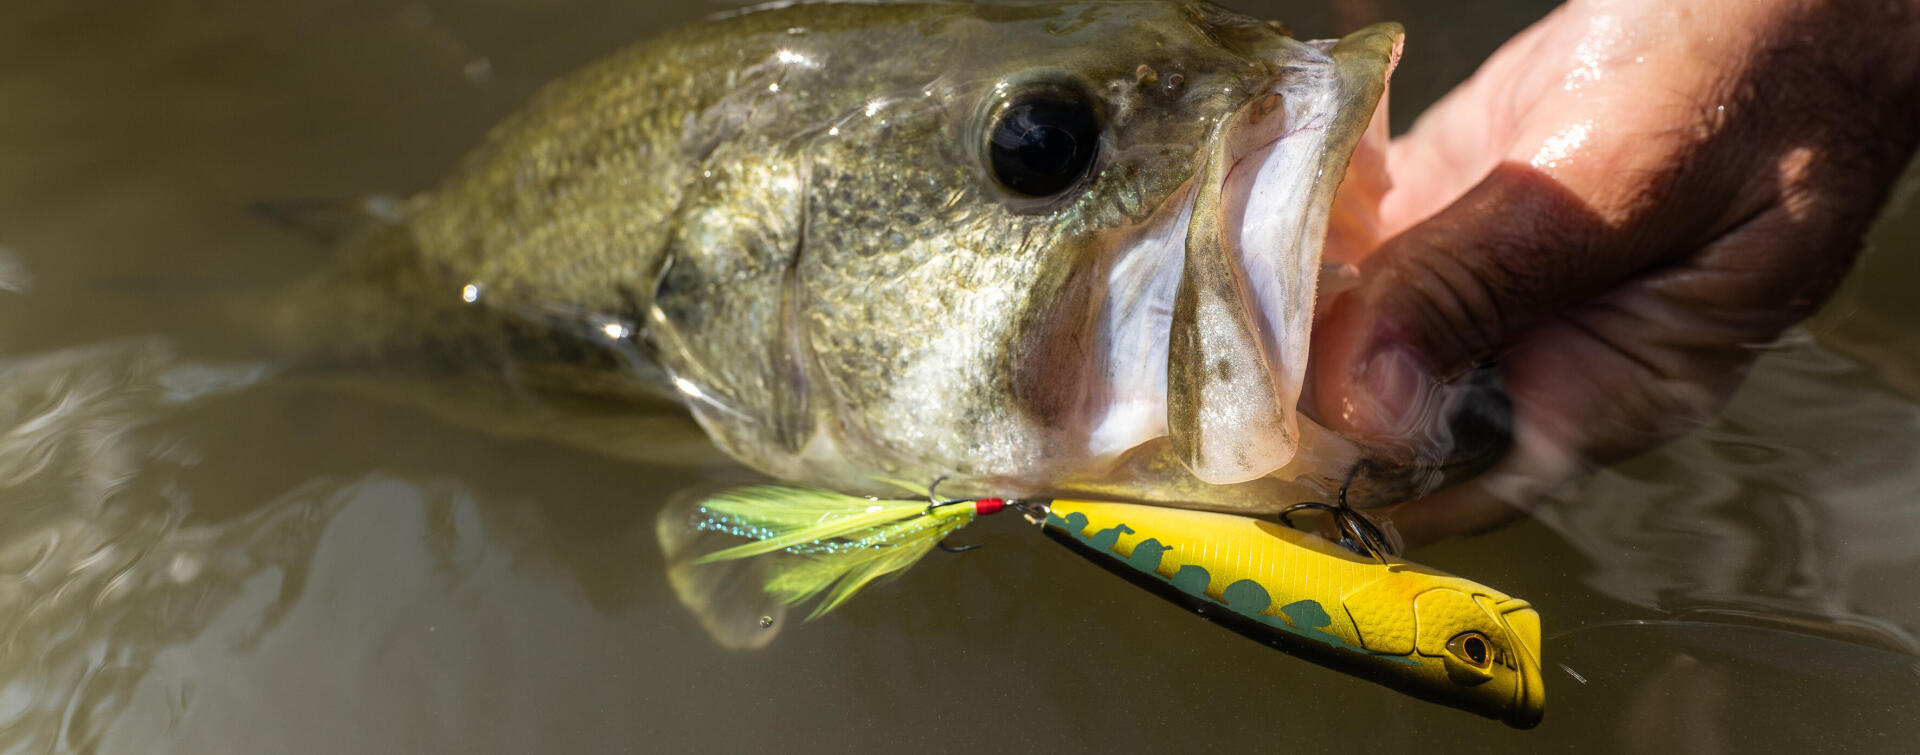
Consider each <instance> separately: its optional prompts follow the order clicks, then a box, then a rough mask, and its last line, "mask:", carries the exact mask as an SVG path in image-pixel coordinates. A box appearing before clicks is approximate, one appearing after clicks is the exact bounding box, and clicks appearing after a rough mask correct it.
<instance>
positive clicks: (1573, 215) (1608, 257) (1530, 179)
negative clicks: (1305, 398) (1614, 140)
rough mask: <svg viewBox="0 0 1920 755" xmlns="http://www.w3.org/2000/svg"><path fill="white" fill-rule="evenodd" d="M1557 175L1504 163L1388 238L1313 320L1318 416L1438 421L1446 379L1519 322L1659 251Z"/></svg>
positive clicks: (1359, 429) (1343, 422) (1379, 435)
mask: <svg viewBox="0 0 1920 755" xmlns="http://www.w3.org/2000/svg"><path fill="white" fill-rule="evenodd" d="M1622 235H1623V234H1621V233H1620V232H1619V231H1618V230H1617V229H1616V228H1614V227H1612V226H1610V225H1609V224H1608V223H1607V222H1606V221H1604V220H1603V219H1602V218H1601V217H1600V216H1599V215H1598V214H1596V213H1595V212H1594V211H1593V210H1592V209H1590V208H1589V206H1588V205H1587V203H1586V202H1585V201H1583V200H1582V199H1581V198H1580V197H1579V196H1577V195H1576V194H1574V193H1573V192H1571V191H1569V190H1568V189H1567V188H1566V187H1565V186H1563V185H1562V184H1560V183H1559V182H1558V181H1556V180H1554V179H1552V178H1550V177H1548V176H1546V175H1544V174H1542V173H1540V172H1539V171H1537V170H1534V169H1533V168H1532V167H1530V166H1527V165H1525V164H1520V163H1505V164H1502V165H1500V166H1498V167H1496V168H1495V169H1494V170H1493V171H1492V172H1490V173H1489V174H1488V175H1487V177H1486V178H1485V179H1483V180H1482V181H1481V182H1480V183H1479V184H1477V185H1476V186H1474V187H1473V188H1472V189H1470V190H1468V191H1467V193H1466V194H1465V195H1463V196H1461V197H1460V198H1459V199H1458V200H1456V201H1455V202H1454V203H1453V204H1451V205H1449V206H1448V207H1447V208H1446V209H1444V210H1442V211H1441V212H1440V213H1439V214H1437V215H1435V216H1433V217H1432V218H1429V219H1427V220H1426V221H1425V222H1422V223H1420V224H1418V225H1416V226H1414V227H1412V228H1410V229H1408V230H1407V231H1406V232H1404V233H1402V234H1401V235H1399V236H1397V237H1394V238H1393V239H1390V240H1388V241H1387V242H1386V243H1385V244H1383V245H1382V246H1381V247H1380V249H1379V250H1378V251H1376V252H1375V253H1374V255H1373V256H1371V257H1369V258H1368V259H1367V260H1366V261H1365V262H1364V263H1362V265H1361V276H1360V278H1361V283H1360V285H1359V286H1357V287H1356V288H1354V289H1351V290H1349V291H1346V292H1344V293H1342V294H1341V295H1340V296H1339V297H1338V298H1336V299H1335V300H1333V301H1332V302H1331V303H1330V304H1329V306H1328V307H1327V309H1326V310H1325V311H1324V312H1323V313H1322V314H1321V319H1320V322H1319V323H1317V324H1316V326H1315V333H1314V344H1313V349H1314V352H1313V359H1312V362H1311V363H1310V365H1309V367H1308V369H1309V372H1310V377H1311V382H1312V386H1313V388H1312V395H1313V396H1314V406H1315V408H1316V409H1317V412H1318V418H1319V419H1320V421H1321V422H1322V423H1323V424H1326V425H1328V426H1329V427H1331V428H1332V429H1334V430H1336V431H1339V432H1342V433H1343V434H1346V435H1349V436H1353V437H1356V438H1360V439H1365V440H1373V441H1383V440H1404V439H1406V438H1409V437H1413V436H1416V435H1420V434H1422V431H1423V430H1425V429H1427V428H1430V427H1433V426H1435V425H1436V423H1438V422H1440V421H1443V418H1442V417H1440V416H1439V415H1440V413H1441V411H1440V409H1441V407H1442V406H1443V405H1444V404H1445V403H1446V402H1445V401H1443V400H1442V399H1443V398H1444V397H1443V395H1442V394H1443V392H1444V391H1443V389H1442V385H1443V384H1444V383H1445V382H1447V381H1448V380H1449V379H1450V378H1452V377H1453V376H1456V375H1459V374H1461V373H1463V372H1465V371H1466V370H1467V369H1468V368H1470V367H1472V366H1473V365H1474V364H1475V363H1477V362H1480V361H1482V360H1485V359H1487V358H1490V357H1493V356H1496V354H1497V352H1498V350H1499V349H1500V348H1501V347H1502V346H1503V345H1504V344H1506V343H1507V342H1509V340H1510V339H1512V338H1513V337H1514V336H1515V335H1517V334H1518V333H1520V332H1521V331H1524V330H1525V329H1527V328H1528V327H1530V326H1532V325H1533V324H1535V323H1537V322H1539V321H1540V320H1541V319H1543V318H1545V317H1547V316H1550V315H1551V314H1552V313H1553V312H1555V311H1557V310H1559V309H1562V308H1564V307H1566V306H1569V305H1571V304H1575V303H1578V302H1581V301H1584V300H1587V299H1590V298H1592V297H1594V296H1596V295H1598V294H1599V293H1601V292H1603V291H1606V290H1608V289H1610V288H1612V287H1613V286H1615V285H1617V284H1618V283H1620V282H1621V281H1623V280H1625V279H1627V278H1628V277H1629V276H1631V275H1632V274H1633V273H1634V272H1635V271H1637V270H1639V269H1640V268H1642V267H1644V266H1646V265H1647V264H1649V263H1650V262H1652V261H1653V260H1654V258H1655V256H1656V254H1657V253H1658V252H1659V251H1660V249H1659V246H1660V245H1656V244H1622V243H1619V242H1620V237H1621V236H1622Z"/></svg>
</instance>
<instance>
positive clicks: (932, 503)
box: [922, 475, 986, 553]
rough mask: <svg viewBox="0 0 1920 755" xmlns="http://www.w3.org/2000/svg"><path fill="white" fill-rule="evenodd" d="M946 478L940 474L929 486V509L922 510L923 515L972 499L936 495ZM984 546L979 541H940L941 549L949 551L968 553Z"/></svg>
mask: <svg viewBox="0 0 1920 755" xmlns="http://www.w3.org/2000/svg"><path fill="white" fill-rule="evenodd" d="M946 479H947V476H946V475H940V476H939V477H935V478H933V484H931V485H928V486H927V510H926V511H924V512H922V515H926V514H932V513H933V510H934V509H937V508H940V507H941V506H952V505H954V504H956V503H966V502H968V501H969V500H970V499H967V498H946V499H942V498H941V497H939V496H938V495H935V494H934V491H936V490H939V489H940V483H942V482H945V481H946ZM984 547H986V546H983V545H980V544H978V543H975V544H973V545H948V544H947V541H945V540H942V541H940V550H942V551H945V552H947V553H966V552H967V551H972V550H979V549H981V548H984Z"/></svg>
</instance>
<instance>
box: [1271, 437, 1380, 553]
mask: <svg viewBox="0 0 1920 755" xmlns="http://www.w3.org/2000/svg"><path fill="white" fill-rule="evenodd" d="M1371 465H1372V462H1371V461H1365V460H1363V461H1361V462H1360V463H1359V464H1355V465H1353V468H1352V469H1349V470H1347V479H1346V480H1345V481H1344V482H1342V483H1340V492H1339V493H1338V494H1337V495H1336V496H1335V498H1334V500H1335V501H1336V503H1335V504H1333V505H1329V504H1325V503H1321V502H1319V501H1307V502H1305V503H1296V504H1294V505H1292V506H1288V507H1286V508H1285V509H1283V510H1281V512H1280V521H1281V522H1282V523H1284V524H1286V525H1287V526H1288V527H1293V526H1294V525H1293V514H1294V512H1296V511H1300V510H1303V509H1304V510H1308V511H1320V512H1324V513H1326V514H1327V515H1328V516H1331V517H1333V523H1334V526H1336V527H1339V528H1340V545H1342V546H1344V547H1345V548H1346V549H1347V550H1350V551H1353V552H1355V553H1358V554H1360V555H1362V556H1371V557H1373V559H1374V560H1376V561H1379V562H1380V563H1381V564H1382V565H1388V564H1387V557H1388V556H1392V555H1396V554H1395V553H1394V552H1393V546H1392V545H1390V544H1389V543H1390V542H1391V541H1389V540H1387V536H1386V534H1385V533H1383V532H1381V531H1380V527H1379V525H1376V524H1374V523H1373V520H1371V519H1368V518H1367V517H1366V516H1364V515H1362V514H1361V513H1360V512H1359V511H1356V510H1354V508H1353V507H1352V506H1350V505H1348V504H1347V488H1348V487H1349V486H1351V485H1352V484H1353V479H1354V477H1355V476H1357V475H1358V474H1359V472H1360V468H1361V467H1363V466H1371ZM1294 529H1299V528H1298V527H1294Z"/></svg>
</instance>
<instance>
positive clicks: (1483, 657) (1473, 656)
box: [1460, 637, 1487, 663]
mask: <svg viewBox="0 0 1920 755" xmlns="http://www.w3.org/2000/svg"><path fill="white" fill-rule="evenodd" d="M1460 649H1462V650H1465V651H1467V660H1470V661H1473V662H1474V663H1486V662H1487V643H1486V642H1484V641H1482V640H1481V639H1480V638H1478V637H1468V638H1467V641H1466V642H1463V643H1460Z"/></svg>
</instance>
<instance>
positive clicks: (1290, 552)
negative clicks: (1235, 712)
mask: <svg viewBox="0 0 1920 755" xmlns="http://www.w3.org/2000/svg"><path fill="white" fill-rule="evenodd" d="M1305 507H1307V508H1316V509H1323V510H1326V511H1327V512H1329V513H1332V514H1333V515H1334V517H1335V520H1336V522H1337V523H1338V524H1339V525H1340V529H1341V532H1342V542H1347V543H1348V544H1349V545H1348V546H1347V547H1342V546H1341V545H1339V544H1336V543H1335V542H1333V541H1330V540H1327V539H1325V538H1322V537H1319V536H1317V535H1314V534H1310V533H1306V532H1302V531H1299V530H1295V529H1293V528H1291V527H1289V526H1286V525H1285V524H1283V523H1282V522H1274V521H1268V520H1263V519H1255V518H1250V517H1243V516H1234V515H1230V514H1218V513H1211V512H1203V511H1191V510H1186V509H1172V508H1165V507H1159V506H1143V505H1138V504H1127V503H1109V502H1100V501H1068V500H1052V501H1039V500H1009V499H1001V498H981V499H952V500H941V499H937V498H932V497H931V495H929V497H928V498H924V499H917V500H890V499H880V498H861V497H856V496H846V495H840V494H835V493H827V492H823V491H816V490H806V489H799V488H787V487H774V486H763V487H754V488H744V489H739V490H734V491H729V492H726V493H722V494H720V495H717V496H713V497H711V498H708V499H705V500H704V501H701V502H700V503H699V505H698V507H697V509H696V511H695V513H694V514H693V516H692V524H693V526H694V527H695V529H699V530H707V531H713V532H722V533H727V534H730V535H736V536H739V537H743V538H746V539H747V540H748V542H745V543H741V544H739V545H735V546H732V547H729V548H725V549H723V550H719V551H716V552H713V553H709V554H706V555H704V556H699V557H698V558H695V559H694V560H693V562H694V563H703V564H706V563H715V562H722V561H732V560H736V559H744V558H750V557H754V556H762V555H769V554H775V553H780V554H784V555H783V557H782V559H781V563H780V564H779V565H778V566H777V568H772V569H770V570H769V571H768V573H767V577H766V582H765V585H764V588H765V589H766V591H767V592H768V593H769V594H771V595H774V596H777V597H778V598H780V599H781V600H783V601H785V602H787V603H791V604H798V603H803V602H805V601H808V600H812V599H814V598H820V602H819V603H818V604H817V605H816V606H815V608H814V611H813V614H812V615H813V616H819V615H821V614H824V613H826V612H827V611H830V610H832V609H833V608H835V607H837V606H839V605H840V604H841V603H843V602H844V601H845V600H846V599H847V598H849V597H851V596H852V595H853V594H854V593H855V592H857V591H858V590H859V589H860V588H861V587H864V586H865V585H867V584H869V583H871V582H872V581H873V580H875V579H878V578H880V577H883V576H886V575H888V574H891V573H894V572H897V571H900V570H902V569H905V568H906V567H908V566H911V565H912V564H913V563H914V562H916V561H918V560H919V559H920V558H921V557H923V556H925V555H926V554H927V553H928V552H930V551H931V550H932V549H933V548H935V547H936V546H939V545H940V544H941V542H942V541H944V540H945V539H946V537H947V536H948V535H950V534H952V533H953V532H954V531H956V530H958V529H960V528H961V527H964V526H966V525H967V524H969V523H971V522H972V521H973V519H974V518H975V517H977V516H985V515H990V514H995V513H998V512H1001V511H1005V510H1015V511H1019V512H1021V513H1022V514H1023V515H1025V517H1026V518H1027V520H1028V521H1030V522H1033V523H1035V524H1038V525H1040V526H1041V528H1042V530H1043V531H1044V532H1045V533H1046V534H1047V535H1048V536H1049V537H1050V538H1051V539H1053V540H1054V541H1055V542H1058V543H1061V544H1062V545H1065V546H1066V547H1068V548H1069V549H1071V550H1073V551H1074V552H1076V553H1079V554H1080V555H1082V556H1084V557H1086V558H1087V559H1089V560H1091V561H1093V562H1094V563H1096V564H1099V565H1100V566H1102V567H1104V568H1105V569H1107V570H1108V571H1110V572H1112V573H1114V574H1116V575H1119V576H1121V577H1123V578H1125V579H1127V580H1128V581H1131V582H1133V583H1134V584H1136V585H1139V586H1141V587H1143V588H1146V589H1147V590H1148V591H1149V592H1152V593H1154V594H1156V595H1159V596H1161V597H1162V598H1165V599H1167V600H1169V601H1171V602H1174V603H1176V604H1179V605H1181V606H1182V607H1184V608H1186V609H1188V610H1191V611H1194V612H1196V613H1199V614H1200V615H1201V616H1203V617H1205V618H1207V619H1208V620H1209V621H1212V622H1214V623H1217V624H1220V625H1222V626H1225V627H1227V628H1229V629H1232V630H1233V631H1235V632H1238V633H1240V634H1242V635H1244V636H1246V637H1249V638H1251V639H1253V640H1255V641H1258V642H1261V643H1263V644H1265V645H1268V646H1269V647H1272V648H1275V649H1277V650H1280V651H1283V652H1285V653H1288V654H1289V655H1293V656H1296V657H1299V658H1303V659H1305V660H1308V661H1311V662H1313V663H1316V664H1319V665H1322V666H1326V667H1329V668H1332V669H1336V670H1339V671H1342V672H1345V673H1348V674H1352V675H1354V676H1359V677H1362V678H1365V679H1369V680H1372V681H1375V682H1378V683H1380V684H1383V685H1386V686H1388V687H1392V688H1394V689H1397V690H1400V691H1402V692H1405V693H1407V694H1410V695H1413V696H1415V697H1419V698H1422V699H1426V700H1430V701H1432V702H1436V703H1440V704H1443V705H1449V706H1452V707H1456V708H1461V709H1463V710H1468V711H1471V712H1474V713H1478V714H1480V715H1483V716H1488V717H1490V718H1495V719H1499V720H1501V721H1504V722H1506V723H1507V724H1509V725H1512V726H1515V727H1520V728H1527V727H1531V726H1533V725H1534V724H1536V723H1538V722H1539V720H1540V717H1541V715H1542V713H1543V711H1544V707H1545V700H1546V694H1545V688H1544V681H1543V678H1542V676H1541V674H1540V618H1539V615H1538V614H1537V613H1535V612H1534V610H1533V608H1532V607H1531V606H1530V605H1529V604H1528V603H1527V602H1526V601H1523V600H1519V599H1516V598H1512V597H1509V596H1507V595H1506V594H1504V593H1501V592H1499V591H1497V590H1493V589H1491V588H1488V587H1486V586H1484V585H1481V584H1478V583H1476V582H1473V581H1470V580H1466V579H1462V578H1460V577H1456V576H1453V575H1450V574H1446V573H1443V572H1440V571H1437V570H1433V569H1429V568H1427V567H1424V566H1420V565H1418V564H1414V563H1411V562H1407V561H1404V560H1401V559H1399V558H1397V557H1395V556H1394V555H1393V554H1392V553H1390V552H1388V550H1387V549H1386V546H1385V539H1384V538H1383V537H1381V536H1380V533H1379V531H1378V530H1377V529H1374V528H1373V527H1372V525H1371V523H1370V522H1367V520H1365V518H1364V517H1362V516H1361V515H1359V514H1358V513H1357V512H1353V511H1352V510H1351V509H1346V508H1345V507H1344V506H1330V505H1327V504H1306V505H1305ZM1296 508H1299V507H1296ZM1289 511H1293V509H1290V510H1289Z"/></svg>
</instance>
